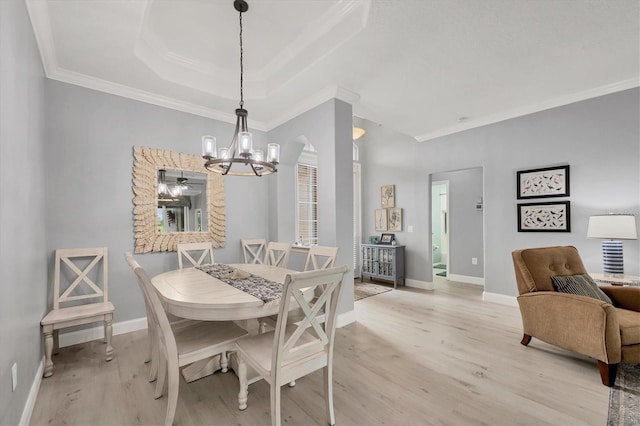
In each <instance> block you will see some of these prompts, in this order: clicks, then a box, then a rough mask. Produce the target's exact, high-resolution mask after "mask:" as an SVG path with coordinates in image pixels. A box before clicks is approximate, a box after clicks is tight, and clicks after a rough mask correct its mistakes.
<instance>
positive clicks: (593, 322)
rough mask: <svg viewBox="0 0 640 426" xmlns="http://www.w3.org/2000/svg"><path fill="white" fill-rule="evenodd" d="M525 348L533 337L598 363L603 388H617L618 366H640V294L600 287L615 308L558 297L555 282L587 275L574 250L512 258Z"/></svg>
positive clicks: (636, 290)
mask: <svg viewBox="0 0 640 426" xmlns="http://www.w3.org/2000/svg"><path fill="white" fill-rule="evenodd" d="M512 257H513V265H514V268H515V272H516V281H517V284H518V292H519V293H520V296H518V304H519V305H520V313H521V315H522V327H523V333H524V336H523V337H522V341H521V342H520V343H522V344H523V345H525V346H527V345H528V344H529V342H531V338H532V337H536V338H538V339H540V340H542V341H544V342H547V343H550V344H552V345H555V346H558V347H561V348H563V349H567V350H570V351H574V352H578V353H580V354H583V355H587V356H590V357H592V358H595V359H597V360H598V368H599V370H600V377H601V379H602V383H603V384H604V385H606V386H613V385H614V384H615V380H616V372H617V367H618V364H619V363H626V364H635V363H640V288H635V287H620V286H603V287H600V288H601V289H602V290H603V291H604V292H605V293H606V294H607V296H609V298H610V299H611V300H612V302H613V305H611V304H609V303H607V302H603V301H601V300H597V299H594V298H591V297H587V296H578V295H574V294H568V293H560V292H557V291H555V288H554V287H553V284H552V281H551V277H552V276H556V275H563V276H565V275H576V274H586V273H587V271H586V269H585V267H584V264H583V263H582V259H580V255H579V254H578V250H577V249H576V248H575V247H571V246H565V247H542V248H532V249H524V250H516V251H514V252H513V253H512Z"/></svg>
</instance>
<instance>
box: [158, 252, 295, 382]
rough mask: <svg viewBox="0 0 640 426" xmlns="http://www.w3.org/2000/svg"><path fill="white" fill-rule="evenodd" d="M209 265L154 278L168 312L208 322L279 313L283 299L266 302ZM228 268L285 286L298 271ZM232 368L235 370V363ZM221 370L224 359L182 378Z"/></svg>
mask: <svg viewBox="0 0 640 426" xmlns="http://www.w3.org/2000/svg"><path fill="white" fill-rule="evenodd" d="M207 266H208V265H203V266H202V267H200V268H198V267H193V268H184V269H176V270H172V271H168V272H164V273H161V274H158V275H156V276H155V277H153V278H152V279H151V283H152V284H153V286H154V287H155V289H156V291H157V293H158V295H159V296H160V300H161V301H162V304H163V306H164V308H165V310H166V312H167V313H169V314H172V315H174V316H177V317H180V318H185V319H191V320H206V321H241V320H252V319H259V318H265V317H269V316H271V315H276V314H278V311H279V309H280V299H279V298H278V299H275V300H271V301H263V300H261V299H260V298H258V297H256V296H254V295H251V294H249V293H247V292H246V291H245V290H242V289H239V288H236V287H234V286H232V285H230V284H227V283H226V282H224V281H223V280H222V279H219V278H216V277H215V276H213V275H211V274H209V273H207V272H205V270H207ZM226 266H228V267H229V269H230V270H233V271H238V273H239V274H242V275H243V276H247V275H249V274H250V275H253V276H257V277H260V278H263V279H264V280H266V281H269V282H271V283H279V284H284V281H285V278H286V276H287V274H292V273H296V272H297V271H294V270H291V269H287V268H282V267H278V266H272V265H265V264H258V263H256V264H244V263H238V264H227V265H226ZM227 281H228V280H227ZM231 366H232V367H233V363H232V365H231ZM218 369H220V356H216V357H214V358H213V359H209V360H204V361H200V362H196V363H193V364H191V365H189V366H187V367H185V368H183V370H182V376H183V377H184V379H185V380H186V381H187V382H192V381H194V380H197V379H199V378H202V377H204V376H206V375H209V374H213V373H214V372H215V371H216V370H218Z"/></svg>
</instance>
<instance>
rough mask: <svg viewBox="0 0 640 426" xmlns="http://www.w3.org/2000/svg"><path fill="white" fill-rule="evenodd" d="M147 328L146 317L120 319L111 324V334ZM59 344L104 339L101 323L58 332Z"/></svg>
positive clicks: (62, 345)
mask: <svg viewBox="0 0 640 426" xmlns="http://www.w3.org/2000/svg"><path fill="white" fill-rule="evenodd" d="M146 328H147V318H146V317H142V318H136V319H132V320H129V321H122V322H117V323H114V324H113V335H114V336H117V335H119V334H125V333H130V332H132V331H138V330H145V329H146ZM58 338H59V344H60V347H61V348H64V347H66V346H71V345H77V344H79V343H86V342H91V341H92V340H98V339H104V327H103V326H102V325H100V326H97V327H92V328H86V329H84V330H78V331H71V332H69V333H60V335H59V337H58Z"/></svg>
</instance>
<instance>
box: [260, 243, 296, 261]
mask: <svg viewBox="0 0 640 426" xmlns="http://www.w3.org/2000/svg"><path fill="white" fill-rule="evenodd" d="M290 252H291V243H280V242H276V241H271V242H270V243H269V244H268V245H267V253H266V254H265V257H264V264H265V265H272V266H279V267H281V268H286V267H287V265H289V253H290Z"/></svg>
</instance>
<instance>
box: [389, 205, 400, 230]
mask: <svg viewBox="0 0 640 426" xmlns="http://www.w3.org/2000/svg"><path fill="white" fill-rule="evenodd" d="M388 210H389V211H388V212H387V222H388V223H389V226H388V228H389V231H395V232H400V231H402V209H401V208H399V207H394V208H392V209H388Z"/></svg>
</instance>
